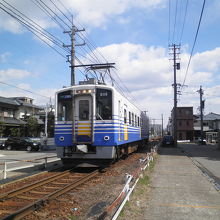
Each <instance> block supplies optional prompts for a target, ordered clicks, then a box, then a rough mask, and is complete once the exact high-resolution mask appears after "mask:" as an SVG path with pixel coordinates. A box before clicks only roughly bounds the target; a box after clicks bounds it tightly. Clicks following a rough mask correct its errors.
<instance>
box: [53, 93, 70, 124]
mask: <svg viewBox="0 0 220 220" xmlns="http://www.w3.org/2000/svg"><path fill="white" fill-rule="evenodd" d="M72 112H73V105H72V95H71V91H66V92H62V93H60V94H58V111H57V120H58V121H72V120H73V119H72V118H73V117H72Z"/></svg>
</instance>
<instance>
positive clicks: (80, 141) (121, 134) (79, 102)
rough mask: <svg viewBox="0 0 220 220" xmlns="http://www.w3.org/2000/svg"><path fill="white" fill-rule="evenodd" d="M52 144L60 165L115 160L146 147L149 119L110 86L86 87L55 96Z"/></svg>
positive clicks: (83, 85)
mask: <svg viewBox="0 0 220 220" xmlns="http://www.w3.org/2000/svg"><path fill="white" fill-rule="evenodd" d="M55 118H56V120H55V143H56V146H57V148H56V149H57V155H58V157H59V158H61V159H62V161H63V163H64V164H67V163H71V164H78V163H81V162H89V163H92V164H99V163H100V162H101V161H102V160H117V159H118V158H119V157H121V156H123V155H128V154H129V153H132V152H134V151H136V150H137V148H138V147H141V146H143V145H145V144H146V142H147V141H148V137H149V132H148V130H149V120H148V117H147V116H146V113H144V112H141V111H140V110H139V109H138V108H137V107H136V106H135V105H134V104H132V103H131V102H130V101H129V100H128V99H127V98H126V97H124V96H123V95H122V94H120V93H119V92H118V91H117V90H116V89H115V88H114V87H112V86H107V85H103V84H87V83H86V82H83V83H81V84H79V85H76V86H71V87H68V88H63V89H60V90H59V91H58V92H57V93H56V117H55Z"/></svg>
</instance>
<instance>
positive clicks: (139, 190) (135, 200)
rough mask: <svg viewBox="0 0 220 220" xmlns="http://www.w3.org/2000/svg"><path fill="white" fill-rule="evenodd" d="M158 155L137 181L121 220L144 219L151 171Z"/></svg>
mask: <svg viewBox="0 0 220 220" xmlns="http://www.w3.org/2000/svg"><path fill="white" fill-rule="evenodd" d="M156 160H157V156H154V160H153V161H151V162H150V164H149V167H147V169H146V170H145V171H144V172H143V177H141V178H140V179H139V181H138V183H137V186H136V188H135V190H134V192H133V194H132V195H131V198H130V201H129V202H126V204H125V206H124V208H123V209H122V211H121V213H120V215H119V218H118V219H119V220H124V219H135V220H137V219H142V218H143V217H144V207H143V204H144V202H145V199H146V196H147V193H148V190H149V183H150V177H149V175H150V173H151V172H153V169H154V166H155V164H156Z"/></svg>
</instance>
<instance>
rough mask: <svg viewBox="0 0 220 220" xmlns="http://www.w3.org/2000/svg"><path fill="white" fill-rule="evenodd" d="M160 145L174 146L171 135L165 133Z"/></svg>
mask: <svg viewBox="0 0 220 220" xmlns="http://www.w3.org/2000/svg"><path fill="white" fill-rule="evenodd" d="M162 146H163V147H165V146H167V147H169V146H170V147H173V146H174V139H173V136H171V135H165V136H164V137H163V139H162Z"/></svg>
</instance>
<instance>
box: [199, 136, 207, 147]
mask: <svg viewBox="0 0 220 220" xmlns="http://www.w3.org/2000/svg"><path fill="white" fill-rule="evenodd" d="M198 144H201V145H206V144H207V141H206V139H203V140H202V138H201V137H200V138H198Z"/></svg>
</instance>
